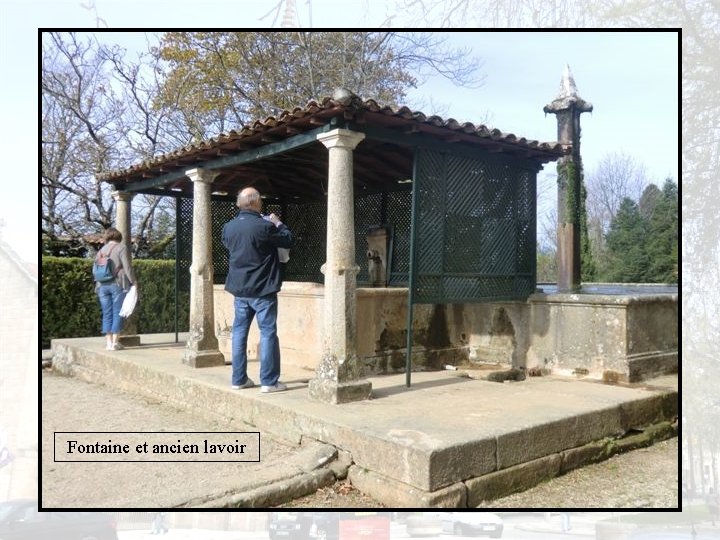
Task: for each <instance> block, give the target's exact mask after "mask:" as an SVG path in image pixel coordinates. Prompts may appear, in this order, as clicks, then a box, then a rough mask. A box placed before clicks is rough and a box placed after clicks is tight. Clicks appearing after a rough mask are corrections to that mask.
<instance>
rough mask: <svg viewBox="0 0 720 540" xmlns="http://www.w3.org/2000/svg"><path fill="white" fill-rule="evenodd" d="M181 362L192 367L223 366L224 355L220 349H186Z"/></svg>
mask: <svg viewBox="0 0 720 540" xmlns="http://www.w3.org/2000/svg"><path fill="white" fill-rule="evenodd" d="M182 363H183V364H185V365H187V366H190V367H194V368H205V367H215V366H224V365H225V356H223V353H221V352H220V351H193V350H190V349H186V350H185V353H184V354H183V358H182Z"/></svg>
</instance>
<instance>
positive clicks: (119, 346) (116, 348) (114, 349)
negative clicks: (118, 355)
mask: <svg viewBox="0 0 720 540" xmlns="http://www.w3.org/2000/svg"><path fill="white" fill-rule="evenodd" d="M124 348H125V347H123V346H122V345H120V344H119V343H113V346H112V350H113V351H122V350H123V349H124Z"/></svg>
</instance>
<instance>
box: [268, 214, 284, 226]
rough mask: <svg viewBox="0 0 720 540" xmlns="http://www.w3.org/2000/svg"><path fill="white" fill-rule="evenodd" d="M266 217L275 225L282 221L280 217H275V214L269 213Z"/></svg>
mask: <svg viewBox="0 0 720 540" xmlns="http://www.w3.org/2000/svg"><path fill="white" fill-rule="evenodd" d="M268 219H269V220H270V221H271V222H272V224H273V225H275V226H276V227H277V226H278V225H280V224H281V223H282V221H280V218H279V217H277V216H276V215H275V214H270V215H269V216H268Z"/></svg>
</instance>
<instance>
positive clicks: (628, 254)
mask: <svg viewBox="0 0 720 540" xmlns="http://www.w3.org/2000/svg"><path fill="white" fill-rule="evenodd" d="M645 223H646V222H645V220H644V219H643V218H642V215H641V214H640V210H639V208H638V205H637V204H636V203H635V201H633V200H632V199H629V198H627V197H626V198H624V199H623V200H622V202H621V203H620V208H619V209H618V212H617V214H616V215H615V218H614V219H613V220H612V222H611V223H610V230H609V231H608V233H607V236H606V242H607V247H608V256H609V259H610V267H609V271H608V274H607V279H608V280H609V281H614V282H620V283H638V282H643V281H645V274H646V272H647V268H648V258H647V252H646V248H645V242H646V241H647V231H646V225H645Z"/></svg>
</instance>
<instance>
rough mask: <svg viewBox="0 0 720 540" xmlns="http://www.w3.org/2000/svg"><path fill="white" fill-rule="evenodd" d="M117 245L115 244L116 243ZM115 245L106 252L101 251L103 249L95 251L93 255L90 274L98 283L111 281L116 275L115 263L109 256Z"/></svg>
mask: <svg viewBox="0 0 720 540" xmlns="http://www.w3.org/2000/svg"><path fill="white" fill-rule="evenodd" d="M116 245H117V244H116ZM113 249H115V246H112V247H111V248H110V250H109V251H108V252H107V253H103V250H102V249H101V250H100V251H98V252H97V255H95V261H93V265H92V274H93V279H95V281H99V282H100V283H107V282H108V281H113V280H114V279H115V278H116V277H117V271H116V270H115V263H113V261H112V259H111V258H110V254H111V253H112V251H113Z"/></svg>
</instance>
